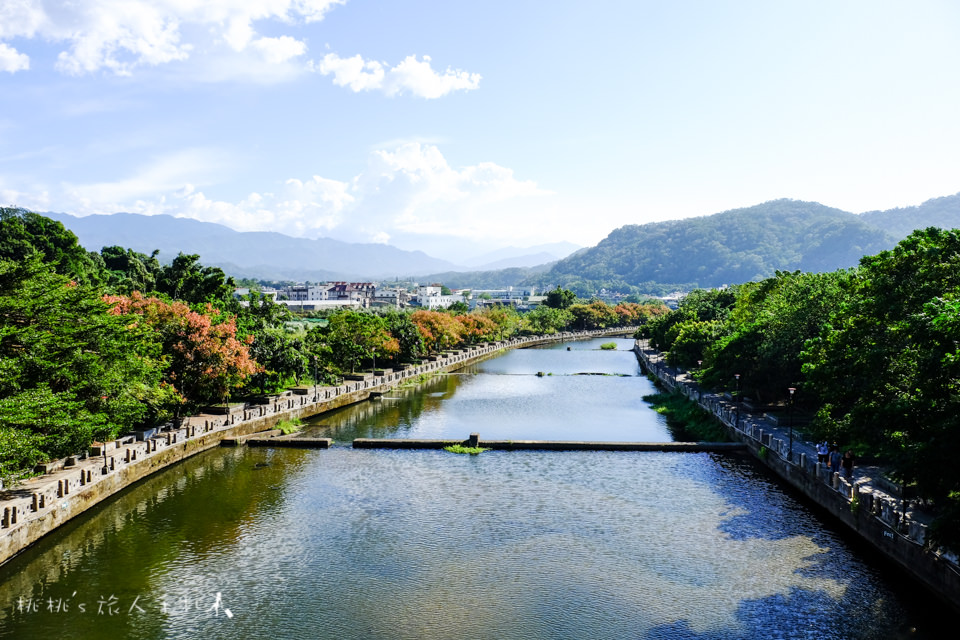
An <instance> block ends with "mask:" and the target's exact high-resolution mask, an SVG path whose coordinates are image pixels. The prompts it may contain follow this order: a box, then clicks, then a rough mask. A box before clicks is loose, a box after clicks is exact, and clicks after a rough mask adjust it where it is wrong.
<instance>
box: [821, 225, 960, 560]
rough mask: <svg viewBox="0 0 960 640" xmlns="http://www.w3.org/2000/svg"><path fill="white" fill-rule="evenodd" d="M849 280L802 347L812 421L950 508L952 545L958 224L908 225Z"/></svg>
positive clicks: (956, 514) (958, 405)
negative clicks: (814, 399) (813, 405)
mask: <svg viewBox="0 0 960 640" xmlns="http://www.w3.org/2000/svg"><path fill="white" fill-rule="evenodd" d="M849 290H850V296H849V299H848V301H847V302H846V303H845V304H843V305H841V306H840V307H839V308H837V309H836V311H835V313H834V314H833V315H832V316H831V318H830V322H829V324H828V325H827V327H826V328H825V330H824V332H823V333H822V335H821V336H820V337H818V338H817V339H816V340H812V341H811V342H810V343H808V345H807V349H806V351H805V352H804V354H803V361H804V365H803V368H804V372H805V373H806V375H807V376H808V378H809V379H810V381H811V384H812V385H814V386H815V389H816V391H817V393H818V394H819V395H820V397H821V398H822V400H823V406H822V408H821V409H820V412H819V413H818V415H817V427H818V429H820V431H821V432H822V433H832V434H838V435H840V436H841V437H843V438H844V439H845V440H847V441H848V442H854V443H858V444H859V446H860V448H861V449H862V450H864V451H871V452H875V453H877V454H879V455H880V456H881V457H882V458H884V459H885V460H887V461H889V463H890V464H891V465H892V472H893V473H894V475H895V477H896V478H898V479H899V480H900V481H901V482H903V483H906V484H914V483H915V485H916V489H917V491H918V492H919V493H920V495H922V496H925V497H927V498H931V499H933V500H934V501H935V502H936V503H937V504H939V505H940V506H941V508H942V509H944V512H945V513H952V514H953V515H952V516H951V517H952V518H953V519H951V517H948V518H946V519H944V520H941V521H940V525H939V531H940V533H941V534H942V535H943V534H946V535H943V537H942V538H941V539H942V540H944V541H949V542H950V544H952V545H953V546H954V548H960V467H958V466H957V464H956V459H957V456H958V455H960V421H958V418H957V416H958V415H960V400H958V395H957V389H958V386H960V368H958V364H957V360H958V356H957V351H958V344H960V323H958V321H957V320H956V312H957V311H958V310H960V305H958V304H957V302H956V300H957V298H958V296H960V232H958V231H957V230H953V231H944V230H941V229H936V228H930V229H925V230H922V231H916V232H914V233H913V234H911V235H910V236H909V237H908V238H906V239H905V240H903V241H902V242H901V243H900V244H898V245H897V246H896V247H895V248H894V249H893V250H891V251H884V252H882V253H880V254H878V255H876V256H870V257H866V258H864V259H863V260H862V261H861V264H860V268H859V269H858V270H857V271H856V272H855V275H854V277H853V278H852V279H851V281H850V283H849Z"/></svg>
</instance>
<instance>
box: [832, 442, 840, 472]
mask: <svg viewBox="0 0 960 640" xmlns="http://www.w3.org/2000/svg"><path fill="white" fill-rule="evenodd" d="M841 460H843V456H841V455H840V447H838V446H837V445H836V443H834V445H833V446H832V447H830V473H836V472H837V471H840V461H841Z"/></svg>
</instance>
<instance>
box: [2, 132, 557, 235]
mask: <svg viewBox="0 0 960 640" xmlns="http://www.w3.org/2000/svg"><path fill="white" fill-rule="evenodd" d="M231 162H232V161H231V160H230V159H228V158H225V157H224V156H222V155H221V154H218V153H215V152H212V151H210V150H206V149H191V150H186V151H183V152H181V153H177V154H172V155H168V156H164V157H161V158H157V159H155V160H154V161H152V162H150V163H148V164H146V165H145V166H143V167H141V168H139V169H138V170H136V171H135V172H133V173H132V174H131V175H130V176H128V177H126V178H124V179H122V180H117V181H113V182H100V183H92V184H85V185H70V184H67V185H62V186H61V188H60V189H59V190H54V194H53V195H52V196H51V195H49V194H48V193H46V192H47V191H49V189H46V188H33V189H32V192H33V193H44V200H45V203H46V204H48V205H50V206H53V207H54V208H56V209H57V210H60V211H66V212H69V213H72V214H75V215H88V214H91V213H111V212H116V211H128V212H133V213H144V214H149V215H153V214H159V213H167V214H170V215H175V216H182V217H189V218H196V219H198V220H204V221H207V222H218V223H221V224H226V225H228V226H230V227H233V228H235V229H238V230H241V231H279V232H281V233H287V234H290V235H295V236H307V237H317V236H320V235H324V236H331V235H332V236H336V237H340V238H344V239H350V240H354V241H364V242H386V241H388V240H389V239H390V238H391V237H394V236H401V235H402V236H408V235H411V234H414V235H416V234H429V235H455V236H459V237H466V238H471V239H481V238H497V239H500V240H503V239H505V238H509V239H511V240H513V239H516V238H522V237H530V238H538V237H540V236H542V232H543V228H544V226H545V225H546V223H547V221H548V217H547V213H546V211H547V209H545V208H544V207H550V206H552V205H551V204H550V203H551V202H552V201H553V199H552V198H549V197H545V196H550V195H552V194H551V193H550V192H548V191H544V190H543V189H541V188H540V187H538V186H537V185H536V184H535V183H534V182H532V181H530V180H518V179H517V178H516V177H515V176H514V173H513V171H512V170H511V169H508V168H506V167H503V166H500V165H497V164H495V163H492V162H481V163H477V164H474V165H471V166H467V167H462V168H455V167H452V166H450V164H449V163H448V162H447V160H446V158H444V156H443V154H442V153H441V152H440V150H439V149H438V148H437V147H436V146H434V145H429V144H420V143H416V142H410V143H405V144H402V145H400V146H398V147H395V148H392V149H381V150H377V151H375V152H373V153H371V155H370V158H369V160H368V162H367V165H366V167H365V168H364V169H363V170H362V171H361V172H359V173H358V174H357V175H355V176H354V177H353V178H350V179H347V180H337V179H332V178H325V177H322V176H312V177H310V178H308V179H299V178H290V179H288V180H286V181H285V182H284V183H283V184H282V185H279V188H278V189H276V190H275V192H270V191H257V192H253V193H250V194H248V195H247V196H245V197H243V198H242V199H241V200H239V201H226V200H220V199H216V198H211V197H210V196H209V195H207V194H206V193H204V192H203V191H202V188H205V186H204V185H206V186H212V185H214V184H216V183H218V182H219V181H220V180H219V178H220V177H221V176H222V175H224V174H225V173H227V172H228V171H229V170H230V169H231ZM198 176H199V177H200V180H201V181H202V182H203V184H201V186H200V187H198V186H197V185H198V183H197V182H196V179H197V177H198ZM5 187H8V188H5ZM26 193H28V190H27V189H24V188H19V189H17V188H16V187H15V186H14V185H9V186H8V185H4V184H0V195H2V196H3V198H4V199H6V200H7V201H8V202H9V203H10V204H24V201H23V200H22V199H21V198H22V197H23V196H24V194H26ZM537 203H539V205H538V204H537ZM29 204H32V203H29ZM29 204H28V205H25V206H29ZM505 229H510V232H509V233H505V231H504V230H505Z"/></svg>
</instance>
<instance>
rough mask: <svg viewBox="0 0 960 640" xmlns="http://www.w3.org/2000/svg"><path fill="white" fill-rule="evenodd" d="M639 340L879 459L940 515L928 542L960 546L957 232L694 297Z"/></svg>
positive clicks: (709, 381)
mask: <svg viewBox="0 0 960 640" xmlns="http://www.w3.org/2000/svg"><path fill="white" fill-rule="evenodd" d="M637 337H643V338H647V339H649V340H650V342H651V344H652V346H653V347H655V348H657V349H659V350H660V351H664V352H666V354H667V356H666V357H667V361H668V363H669V364H671V365H673V366H679V367H684V368H687V369H690V370H691V372H692V374H693V377H694V378H696V379H697V380H698V381H699V382H700V383H701V384H703V385H705V386H708V387H712V388H714V389H720V390H727V391H731V392H736V391H738V390H739V391H740V393H741V395H742V396H743V397H745V398H749V399H752V400H753V401H754V402H756V403H758V404H760V405H765V406H778V407H779V411H780V412H781V413H786V412H787V411H790V410H791V409H792V411H793V414H794V415H799V416H805V417H807V418H809V419H810V425H809V426H808V427H806V428H805V430H806V432H807V433H808V434H809V436H810V437H812V438H814V439H816V440H818V441H819V440H822V439H826V440H829V441H831V442H838V443H841V444H842V446H843V447H844V448H850V449H852V450H853V451H854V452H855V453H856V455H857V456H858V457H859V458H870V459H873V460H874V461H876V462H878V463H879V464H881V465H883V466H884V467H885V468H887V469H889V474H890V476H891V478H892V479H893V480H894V481H895V482H897V483H898V484H899V485H900V486H901V487H902V488H903V490H904V491H905V495H906V497H907V498H908V499H911V500H913V501H915V503H916V504H917V505H918V506H920V507H923V508H928V509H931V510H932V511H933V513H934V514H935V516H936V519H935V521H934V523H933V526H932V528H931V535H930V536H929V540H930V542H931V544H940V545H943V546H946V547H948V548H951V549H954V550H958V549H960V465H958V464H957V459H958V456H960V231H958V230H953V231H945V230H942V229H938V228H934V227H931V228H928V229H925V230H918V231H915V232H914V233H912V234H911V235H910V236H908V237H907V238H906V239H905V240H903V241H901V242H900V243H899V244H898V245H897V246H896V247H895V248H893V249H892V250H888V251H882V252H880V253H878V254H877V255H874V256H868V257H864V258H862V259H861V260H860V264H859V266H858V267H856V268H852V269H842V270H838V271H832V272H826V273H803V272H800V271H793V272H777V273H776V275H774V276H773V277H770V278H766V279H763V280H760V281H757V282H749V283H746V284H741V285H738V286H734V287H730V288H726V289H716V290H710V291H707V290H696V291H693V292H692V293H690V294H689V295H688V296H687V297H686V298H685V299H684V300H683V302H682V303H681V305H680V307H679V308H678V309H677V310H676V311H673V312H671V313H670V314H668V315H666V316H663V317H660V318H656V319H653V320H652V321H651V322H650V323H648V324H647V325H645V326H644V327H642V328H641V329H640V330H639V332H638V334H637ZM736 375H739V380H738V379H737V378H736V377H735V376H736ZM790 388H793V389H796V393H795V396H794V398H793V401H794V405H793V406H792V407H788V401H789V393H788V389H790Z"/></svg>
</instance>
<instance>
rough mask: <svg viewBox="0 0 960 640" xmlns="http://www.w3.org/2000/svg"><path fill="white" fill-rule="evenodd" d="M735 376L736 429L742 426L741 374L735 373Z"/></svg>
mask: <svg viewBox="0 0 960 640" xmlns="http://www.w3.org/2000/svg"><path fill="white" fill-rule="evenodd" d="M733 377H734V378H736V379H737V419H736V420H735V421H734V423H733V426H734V428H735V429H739V428H740V374H739V373H735V374H733Z"/></svg>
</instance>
